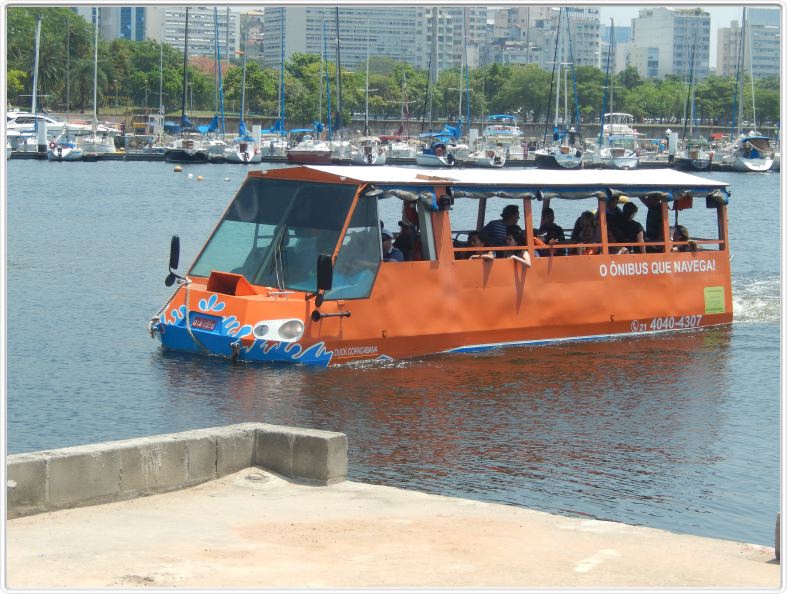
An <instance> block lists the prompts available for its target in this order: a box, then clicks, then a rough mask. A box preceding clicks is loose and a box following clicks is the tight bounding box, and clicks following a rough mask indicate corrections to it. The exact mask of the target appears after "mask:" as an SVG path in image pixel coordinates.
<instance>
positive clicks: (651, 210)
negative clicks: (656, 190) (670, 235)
mask: <svg viewBox="0 0 787 594" xmlns="http://www.w3.org/2000/svg"><path fill="white" fill-rule="evenodd" d="M639 199H640V200H641V201H642V204H644V205H645V206H646V207H647V209H648V214H647V216H646V217H645V241H652V242H661V241H664V234H663V231H662V220H663V219H662V215H661V199H660V198H658V197H657V196H648V195H646V196H640V198H639ZM646 251H648V252H663V251H664V248H662V247H661V246H650V247H646Z"/></svg>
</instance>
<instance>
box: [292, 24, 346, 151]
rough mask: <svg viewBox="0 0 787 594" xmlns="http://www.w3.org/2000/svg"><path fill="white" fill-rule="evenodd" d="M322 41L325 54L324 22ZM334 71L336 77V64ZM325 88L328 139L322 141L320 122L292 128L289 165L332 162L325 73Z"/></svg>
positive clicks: (329, 96) (328, 80) (327, 77)
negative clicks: (308, 126) (306, 126)
mask: <svg viewBox="0 0 787 594" xmlns="http://www.w3.org/2000/svg"><path fill="white" fill-rule="evenodd" d="M337 25H338V22H337ZM337 29H338V27H337ZM322 40H323V53H324V54H327V45H326V44H327V37H326V32H325V21H323V23H322ZM337 44H338V41H337ZM337 49H338V48H337ZM326 67H327V64H326ZM336 70H337V76H338V70H339V65H338V64H337V67H336ZM321 71H322V69H321ZM325 86H326V95H327V97H328V138H327V139H323V131H324V130H325V126H324V125H323V123H322V122H320V121H317V120H315V121H314V122H312V127H311V128H293V129H292V130H290V131H289V148H288V149H287V161H288V162H290V163H300V164H307V165H309V164H318V165H319V164H322V165H324V164H330V163H332V162H333V157H334V155H333V146H332V143H331V131H332V129H331V81H330V77H329V76H327V73H326V76H325ZM317 117H318V118H322V104H320V108H319V113H318V116H317ZM339 119H340V118H339V114H338V113H337V118H336V120H337V123H338V120H339Z"/></svg>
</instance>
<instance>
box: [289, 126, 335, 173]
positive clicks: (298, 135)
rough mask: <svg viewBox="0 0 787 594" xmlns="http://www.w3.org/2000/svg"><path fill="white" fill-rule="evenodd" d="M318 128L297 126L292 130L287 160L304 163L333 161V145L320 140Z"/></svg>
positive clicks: (313, 163)
mask: <svg viewBox="0 0 787 594" xmlns="http://www.w3.org/2000/svg"><path fill="white" fill-rule="evenodd" d="M321 132H322V131H321V130H320V129H318V128H295V129H293V130H290V148H289V149H287V161H289V162H290V163H299V164H304V165H319V164H323V165H327V164H329V163H331V162H332V161H333V153H334V149H333V146H332V145H331V144H330V143H329V142H327V141H325V140H320V134H321Z"/></svg>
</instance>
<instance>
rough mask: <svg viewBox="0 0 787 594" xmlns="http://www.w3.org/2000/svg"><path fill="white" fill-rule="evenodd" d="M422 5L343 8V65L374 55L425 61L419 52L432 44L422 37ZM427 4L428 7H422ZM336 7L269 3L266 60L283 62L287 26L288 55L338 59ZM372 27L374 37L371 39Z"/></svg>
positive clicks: (350, 67) (273, 64)
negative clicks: (325, 54) (427, 43)
mask: <svg viewBox="0 0 787 594" xmlns="http://www.w3.org/2000/svg"><path fill="white" fill-rule="evenodd" d="M418 10H419V9H417V8H413V7H402V6H385V5H379V6H374V7H354V6H350V7H346V6H343V7H341V8H339V11H338V12H339V16H338V25H339V40H340V42H341V54H340V59H341V63H342V68H343V69H344V68H346V69H348V70H356V69H358V68H359V67H360V66H361V65H362V64H365V63H366V55H367V48H368V51H369V55H370V56H377V57H388V58H392V59H394V60H396V61H398V62H404V63H406V64H411V65H414V66H419V67H420V61H418V62H417V60H416V56H417V52H418V51H421V50H422V49H423V48H424V47H425V44H426V40H424V39H422V38H420V39H419V35H420V36H421V37H422V36H423V33H422V28H423V14H421V22H419V18H418V17H419V12H418ZM421 10H423V9H421ZM336 12H337V10H336V7H328V6H317V7H311V6H288V7H286V8H283V7H267V8H266V10H265V22H264V31H263V38H264V41H263V45H264V49H263V55H264V59H263V62H264V64H265V65H266V66H269V67H273V68H278V67H279V64H280V56H281V31H282V26H283V30H284V58H285V60H287V59H288V58H289V57H290V56H291V55H292V54H294V53H308V54H317V55H322V54H323V53H324V48H325V49H327V59H328V60H331V61H335V60H336V24H337V17H336ZM367 31H368V43H367Z"/></svg>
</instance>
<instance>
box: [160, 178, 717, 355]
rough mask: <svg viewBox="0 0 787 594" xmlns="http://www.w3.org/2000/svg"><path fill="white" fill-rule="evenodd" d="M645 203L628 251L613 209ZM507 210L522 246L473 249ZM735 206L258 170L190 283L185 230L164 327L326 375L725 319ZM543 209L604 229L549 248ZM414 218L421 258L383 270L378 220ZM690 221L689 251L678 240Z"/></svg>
mask: <svg viewBox="0 0 787 594" xmlns="http://www.w3.org/2000/svg"><path fill="white" fill-rule="evenodd" d="M639 198H641V199H642V202H647V203H648V217H647V218H648V221H647V222H648V230H649V233H650V234H651V239H653V237H652V236H653V235H655V236H656V237H657V240H653V241H649V242H647V243H644V242H642V241H641V240H640V241H639V242H636V243H634V244H632V243H631V240H628V241H629V243H628V244H627V243H625V242H621V240H620V239H616V241H613V240H612V239H613V237H614V236H613V233H612V232H611V231H610V230H609V229H611V228H612V227H609V226H608V223H610V222H611V219H612V217H613V216H615V215H613V214H612V213H614V212H615V209H614V208H612V205H613V203H614V202H615V201H617V200H620V201H623V202H625V201H627V200H628V201H637V199H639ZM507 204H514V205H517V207H518V209H519V211H520V212H521V213H522V218H521V219H520V222H521V224H522V227H523V228H524V232H523V237H524V243H525V245H508V246H500V245H495V246H492V248H490V247H484V248H476V247H467V246H466V244H465V243H464V242H462V241H459V240H460V239H461V238H462V237H463V236H465V235H466V234H468V233H469V232H471V231H474V230H476V229H480V228H481V227H483V226H484V224H485V223H486V222H487V221H488V220H490V219H494V218H497V217H496V215H497V213H498V212H500V211H499V210H497V209H498V208H499V207H501V206H504V205H507ZM727 204H728V190H727V187H726V184H724V183H720V182H715V181H710V180H707V179H704V178H700V177H697V176H694V175H690V174H687V173H683V172H678V171H672V170H657V171H653V172H651V171H598V170H580V171H572V172H570V174H566V173H565V172H555V171H548V170H543V171H542V170H529V171H526V172H521V171H515V170H512V171H506V170H500V171H498V172H496V175H495V176H494V178H492V177H490V175H489V173H487V172H484V171H478V170H476V171H473V170H457V169H452V170H450V171H440V170H429V171H425V170H423V169H421V170H419V169H406V168H395V167H363V166H358V167H352V166H349V167H337V166H302V167H294V168H286V169H285V168H282V169H273V170H268V171H252V172H250V173H249V174H248V177H247V178H246V181H245V182H244V184H243V185H242V186H241V188H240V190H239V191H238V193H237V195H236V196H235V198H234V199H233V200H232V201H231V202H230V204H229V207H228V208H227V210H226V211H225V213H224V215H223V216H222V218H221V220H220V221H219V223H218V225H217V227H216V229H215V230H214V231H213V234H212V235H211V237H210V238H209V239H208V241H207V243H206V244H205V246H204V247H203V248H202V250H201V252H200V253H199V255H198V256H197V258H196V261H195V262H194V264H193V265H192V266H191V269H190V270H189V271H188V273H187V274H185V275H180V274H178V273H177V272H176V269H177V267H178V253H179V240H178V239H177V236H175V237H173V241H172V251H171V254H170V275H169V276H168V277H167V281H166V282H167V284H168V285H172V284H175V283H177V288H176V290H175V292H174V294H173V295H172V297H171V298H170V300H169V301H168V302H167V303H166V304H165V305H164V306H163V307H162V308H161V310H160V311H159V313H157V314H156V315H155V316H154V317H153V319H152V320H151V322H150V331H151V334H152V335H153V336H154V337H155V336H158V337H159V338H160V340H161V343H162V345H163V347H164V348H166V349H172V350H175V351H185V352H191V353H202V354H208V355H217V356H221V357H227V358H231V359H234V360H239V361H256V362H287V363H302V364H312V365H317V366H328V365H337V364H343V363H347V362H352V361H356V360H360V359H384V360H385V359H389V358H390V359H399V358H405V357H414V356H421V355H426V354H429V353H442V352H459V351H480V350H485V349H491V348H496V347H501V346H510V345H527V344H534V343H542V342H547V341H560V340H569V339H587V338H601V337H619V336H631V335H637V334H642V333H653V332H661V331H674V330H684V329H696V328H702V327H706V326H712V325H718V324H727V323H730V322H731V321H732V295H731V283H730V253H729V243H728V232H727ZM546 207H550V208H552V210H553V211H554V212H555V213H557V216H558V218H559V220H561V222H563V223H564V224H565V223H569V224H570V223H571V222H573V220H574V217H575V216H576V215H577V214H579V213H580V212H581V211H583V210H588V211H591V212H593V211H595V213H596V214H595V215H594V217H593V218H594V221H595V222H594V225H595V229H596V230H597V231H596V235H594V236H593V238H592V240H591V242H590V243H571V242H570V241H566V242H564V243H556V244H550V245H548V246H545V244H544V243H543V242H541V241H539V239H538V237H537V234H534V232H533V229H534V228H537V227H538V226H539V224H540V223H539V221H540V216H539V215H540V212H541V210H542V209H543V208H546ZM692 207H694V208H693V211H694V212H692ZM610 208H612V209H611V210H609V212H610V215H609V217H608V214H607V212H608V209H610ZM400 209H401V213H402V214H401V216H402V219H403V223H404V222H405V221H406V222H407V229H405V225H404V224H401V225H400V226H401V227H402V233H405V231H406V232H407V233H408V234H410V237H411V239H412V241H413V247H414V249H413V250H411V252H410V259H409V260H408V261H404V262H394V261H389V262H384V261H383V259H384V258H383V256H384V254H383V248H382V247H381V225H380V222H381V221H380V219H381V212H383V213H384V216H385V217H387V218H389V219H390V213H391V212H396V213H397V214H396V216H397V218H398V216H399V214H398V213H399V212H400ZM509 210H510V209H509ZM642 210H643V211H644V210H645V209H644V208H643V209H642ZM385 213H388V214H385ZM585 214H587V213H585ZM487 215H489V216H487ZM678 215H680V217H681V223H684V224H686V219H687V218H691V217H690V216H689V215H692V216H694V218H693V219H691V222H690V223H688V225H689V226H690V228H691V229H692V230H693V231H695V233H694V234H692V236H691V240H690V241H681V242H676V241H673V240H672V238H673V237H674V236H673V234H672V233H671V227H670V225H671V219H674V220H673V221H672V222H674V223H675V224H677V221H678ZM567 217H570V218H567ZM608 218H610V221H608ZM389 222H390V221H389ZM389 227H390V225H389ZM681 227H683V225H681ZM683 230H684V231H685V229H683ZM566 235H568V233H567V234H566ZM676 235H677V234H676ZM699 235H703V236H704V237H701V236H699ZM583 237H584V238H585V240H587V239H588V237H590V235H588V234H585V235H584V236H583ZM662 238H663V239H662ZM623 248H625V249H623ZM689 248H691V249H689ZM389 249H390V248H389ZM490 250H493V251H490ZM621 250H623V251H627V252H629V253H619V252H620V251H621ZM494 254H496V257H494ZM471 255H476V256H481V255H483V256H484V257H478V258H470V257H469V256H471ZM509 255H513V256H515V257H507V256H509Z"/></svg>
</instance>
